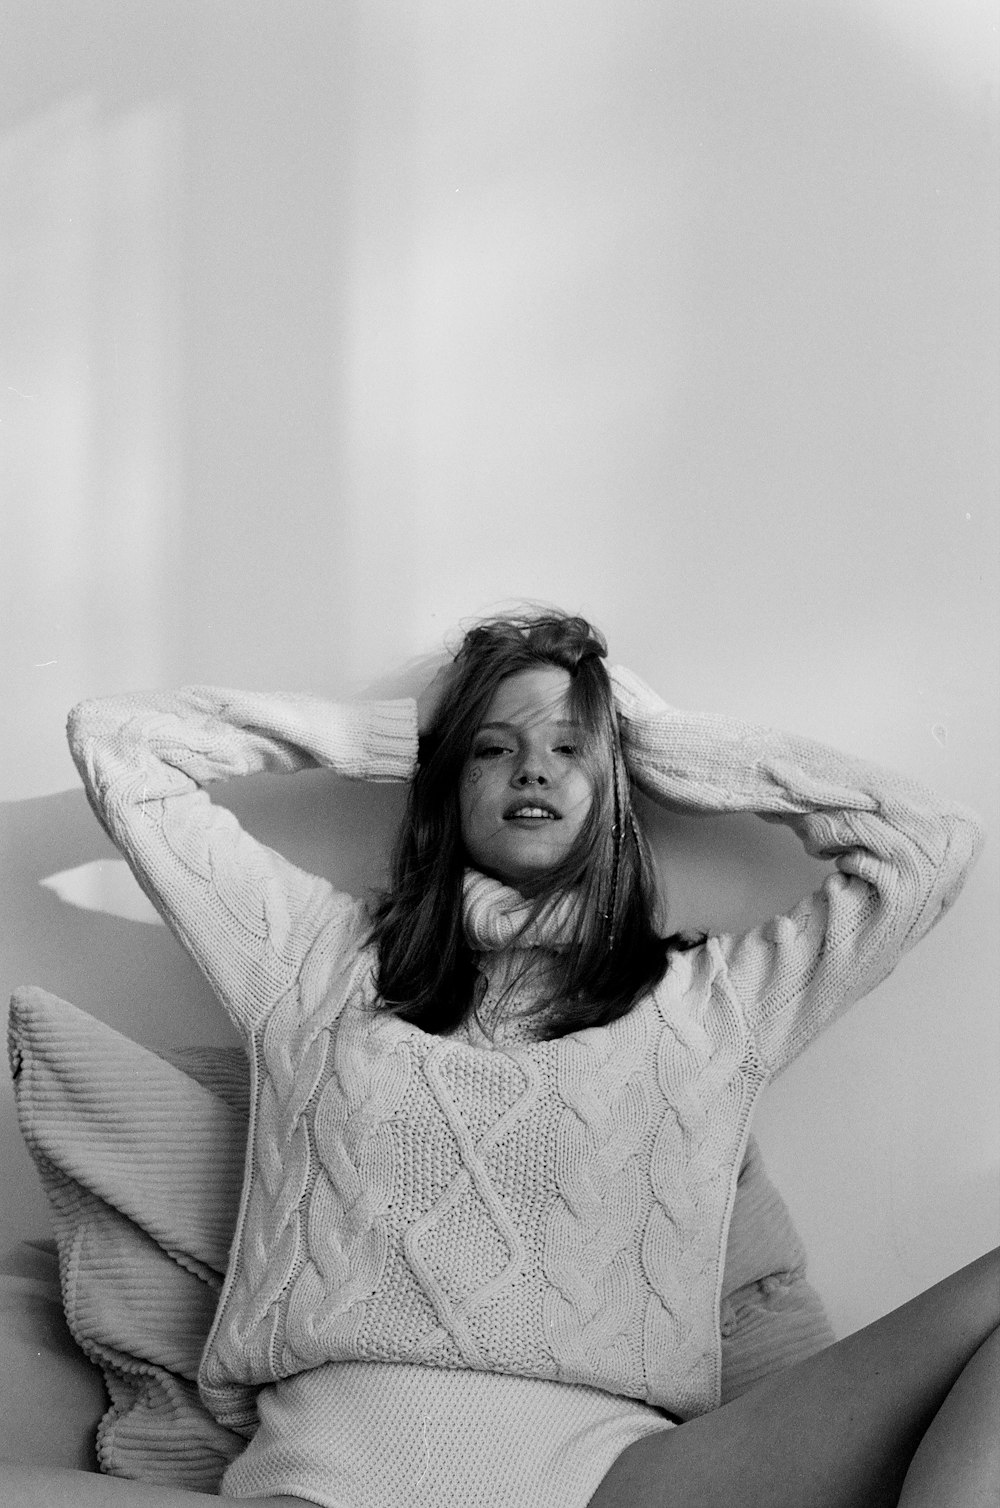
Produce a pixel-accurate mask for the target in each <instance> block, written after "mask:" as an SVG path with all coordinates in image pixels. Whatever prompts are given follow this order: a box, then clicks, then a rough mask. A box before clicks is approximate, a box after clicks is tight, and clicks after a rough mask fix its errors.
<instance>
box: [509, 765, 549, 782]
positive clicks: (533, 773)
mask: <svg viewBox="0 0 1000 1508" xmlns="http://www.w3.org/2000/svg"><path fill="white" fill-rule="evenodd" d="M548 783H549V777H548V776H547V775H546V773H545V771H544V770H543V769H542V767H541V765H540V764H536V763H527V764H524V765H522V766H521V768H520V769H519V770H518V772H517V774H516V775H515V776H514V784H515V785H519V786H525V785H548Z"/></svg>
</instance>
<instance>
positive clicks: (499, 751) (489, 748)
mask: <svg viewBox="0 0 1000 1508" xmlns="http://www.w3.org/2000/svg"><path fill="white" fill-rule="evenodd" d="M509 752H510V751H509V750H508V749H507V748H506V747H505V745H504V744H481V745H479V746H478V747H477V748H474V749H473V751H472V757H473V759H499V758H500V756H501V755H503V754H507V753H509Z"/></svg>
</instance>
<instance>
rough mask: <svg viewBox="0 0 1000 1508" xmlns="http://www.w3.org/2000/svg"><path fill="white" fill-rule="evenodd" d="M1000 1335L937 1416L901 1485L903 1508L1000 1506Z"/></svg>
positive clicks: (975, 1359)
mask: <svg viewBox="0 0 1000 1508" xmlns="http://www.w3.org/2000/svg"><path fill="white" fill-rule="evenodd" d="M998 1400H1000V1330H994V1332H993V1334H992V1335H991V1336H990V1337H989V1339H988V1340H984V1341H983V1344H982V1345H981V1346H980V1347H979V1350H978V1351H977V1352H976V1354H975V1356H973V1358H972V1360H971V1361H970V1362H969V1363H968V1365H967V1366H966V1367H965V1368H964V1370H963V1371H962V1373H961V1375H960V1376H959V1379H958V1381H957V1382H956V1383H955V1386H954V1387H953V1388H952V1390H951V1392H950V1393H949V1394H948V1396H947V1398H946V1399H945V1400H944V1403H942V1405H941V1407H940V1408H939V1409H938V1411H937V1413H936V1414H935V1416H934V1418H933V1420H932V1422H931V1425H930V1428H929V1429H928V1430H927V1433H926V1434H925V1435H924V1438H923V1439H922V1440H921V1442H920V1444H919V1445H918V1447H917V1452H916V1455H915V1456H914V1457H913V1460H912V1461H911V1462H910V1469H909V1471H908V1472H907V1473H906V1481H905V1482H904V1483H903V1494H902V1497H901V1498H900V1500H899V1503H900V1508H941V1504H942V1503H948V1504H952V1503H954V1504H960V1505H964V1504H969V1505H970V1508H997V1504H998V1503H1000V1404H998Z"/></svg>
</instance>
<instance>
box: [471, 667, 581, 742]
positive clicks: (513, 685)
mask: <svg viewBox="0 0 1000 1508" xmlns="http://www.w3.org/2000/svg"><path fill="white" fill-rule="evenodd" d="M569 691H570V676H569V671H568V670H563V669H562V667H561V666H559V665H538V666H531V668H530V669H528V670H518V671H515V673H514V674H513V675H509V676H507V677H506V679H504V680H503V681H501V682H500V685H499V686H498V687H497V689H496V691H495V692H494V693H493V696H492V697H491V698H490V702H489V705H488V707H487V708H486V712H485V713H484V715H483V722H482V726H486V725H488V724H495V723H503V724H505V725H509V726H511V727H520V726H522V725H525V724H531V723H537V722H559V721H566V722H572V721H573V720H574V719H573V713H572V709H571V706H570V695H569Z"/></svg>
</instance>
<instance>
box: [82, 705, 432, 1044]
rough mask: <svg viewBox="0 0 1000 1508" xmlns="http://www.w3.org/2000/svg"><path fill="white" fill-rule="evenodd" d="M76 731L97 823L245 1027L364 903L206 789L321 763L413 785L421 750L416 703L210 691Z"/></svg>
mask: <svg viewBox="0 0 1000 1508" xmlns="http://www.w3.org/2000/svg"><path fill="white" fill-rule="evenodd" d="M68 735H69V743H70V749H71V750H72V753H73V758H74V759H75V761H76V765H77V768H78V770H79V771H80V775H81V777H82V779H83V783H84V786H85V787H86V790H87V795H88V797H89V799H90V803H91V805H92V806H93V808H94V811H95V812H96V814H97V816H98V819H99V820H100V822H101V823H102V825H103V826H104V828H105V829H106V831H107V832H108V834H109V836H110V837H111V839H112V841H113V842H114V843H115V844H116V845H117V847H118V848H119V849H120V850H121V852H122V854H123V856H124V857H125V859H126V860H127V861H128V864H129V866H130V867H131V869H132V871H133V873H134V874H135V876H136V878H137V880H138V881H139V883H140V885H141V886H142V888H143V889H144V890H145V892H146V894H147V895H148V896H149V897H150V899H151V900H152V901H153V902H154V904H155V905H156V907H157V909H158V910H159V911H160V913H161V915H162V916H163V917H164V919H165V920H166V921H167V923H168V924H169V925H170V927H171V928H172V930H173V931H174V932H175V933H176V935H177V936H178V937H179V938H180V940H181V942H182V943H183V944H184V946H185V947H186V948H187V950H188V951H189V952H190V953H191V955H192V957H193V958H194V959H195V961H196V962H197V963H198V964H199V965H200V967H201V968H202V969H203V971H204V972H205V974H206V975H207V977H208V979H209V981H210V983H211V984H212V986H213V987H214V989H215V990H216V992H217V993H218V995H219V996H220V998H221V999H222V1000H223V1002H224V1004H225V1005H226V1007H227V1009H228V1010H229V1011H230V1013H231V1014H232V1016H233V1017H234V1019H235V1020H236V1022H237V1023H238V1024H239V1025H240V1026H241V1027H243V1028H244V1029H245V1030H252V1029H253V1028H254V1027H255V1026H256V1025H257V1024H258V1023H259V1021H260V1020H261V1019H262V1018H263V1016H265V1015H266V1014H267V1012H268V1011H269V1009H270V1007H271V1006H272V1005H273V1003H274V1002H275V1000H276V999H278V998H279V996H280V995H281V994H282V992H283V991H284V990H286V989H287V988H288V987H289V986H290V985H291V983H292V981H293V980H294V978H295V977H296V975H297V974H298V972H299V970H300V969H301V967H302V964H303V961H304V959H305V957H306V954H307V953H308V952H309V950H310V948H311V947H312V946H313V945H314V943H315V941H316V939H317V938H318V937H319V935H320V933H321V932H323V931H324V929H327V928H330V927H336V926H338V925H339V926H341V927H343V926H348V925H350V923H351V921H352V919H353V916H354V912H355V910H356V908H355V907H354V906H353V905H352V903H351V901H350V899H349V898H348V897H345V896H338V895H337V894H336V893H335V892H334V890H333V888H332V887H331V886H330V884H329V883H328V882H327V881H326V880H322V879H319V878H317V877H316V876H314V875H310V874H307V873H305V872H304V871H303V870H301V869H298V868H297V867H296V866H295V865H294V864H291V863H290V862H289V861H288V860H286V859H284V858H282V857H281V855H280V854H277V853H275V852H274V851H273V850H272V849H270V848H267V847H266V846H265V845H264V844H262V843H259V842H258V841H257V840H256V839H254V838H252V837H251V836H250V835H249V834H248V833H246V832H245V831H244V830H243V829H242V828H241V827H240V825H239V823H238V822H237V820H236V818H235V817H234V816H233V815H232V813H231V812H228V811H226V810H225V809H224V808H222V807H217V806H214V805H213V804H212V802H211V800H210V799H209V796H208V794H207V792H206V791H205V790H204V789H203V787H204V786H206V785H208V784H210V783H211V782H214V781H218V780H227V779H230V778H232V777H234V776H240V775H251V774H255V773H259V772H264V771H287V772H290V771H294V770H301V769H308V768H316V767H320V766H324V767H327V768H330V769H334V770H336V771H338V772H339V773H340V774H342V775H345V776H348V777H351V778H354V779H372V780H403V779H407V778H408V777H409V776H410V775H411V774H412V771H413V767H414V763H415V760H416V749H417V739H416V721H415V710H414V704H413V702H412V701H408V700H407V701H396V702H375V703H358V704H353V703H351V704H336V703H332V702H327V701H323V700H321V699H320V698H318V697H313V696H271V695H265V694H260V693H252V692H242V691H225V690H217V689H212V688H208V687H194V688H189V689H187V690H184V691H178V692H154V693H149V694H146V695H141V694H140V695H132V696H121V697H114V698H110V699H108V700H103V701H93V702H84V703H81V705H80V706H78V707H75V708H74V709H73V711H72V712H71V713H70V718H69V727H68Z"/></svg>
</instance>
